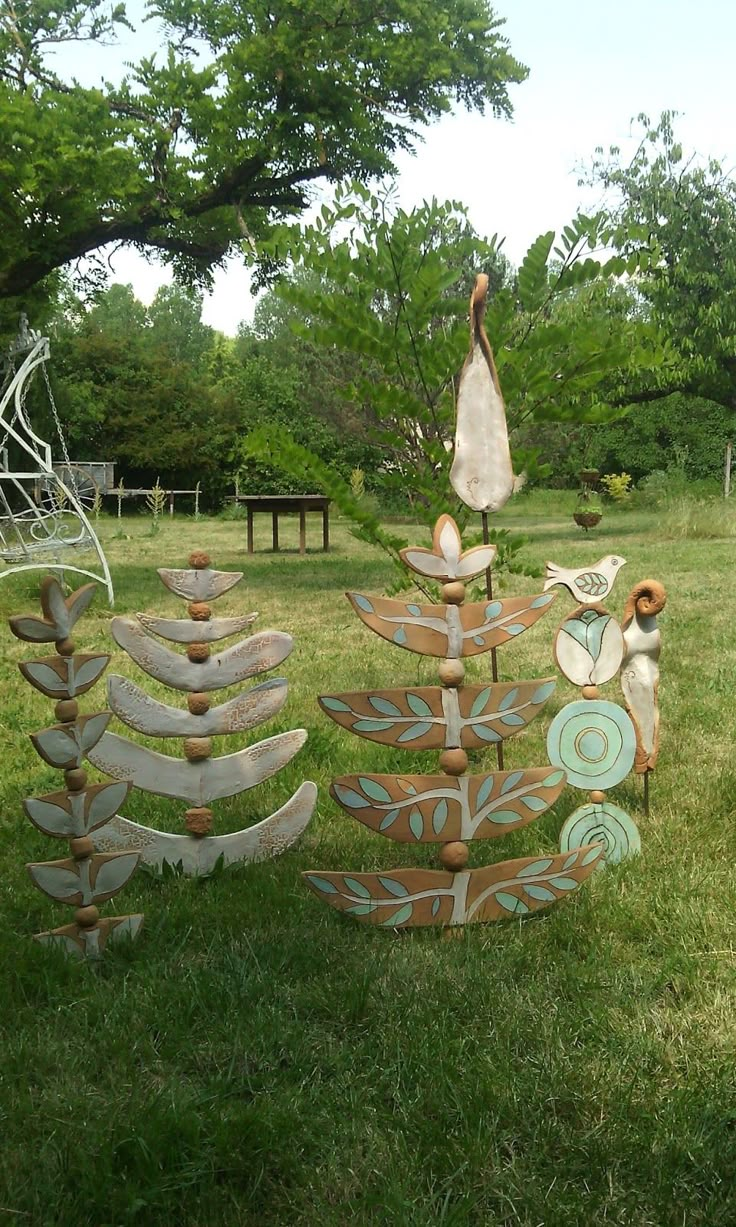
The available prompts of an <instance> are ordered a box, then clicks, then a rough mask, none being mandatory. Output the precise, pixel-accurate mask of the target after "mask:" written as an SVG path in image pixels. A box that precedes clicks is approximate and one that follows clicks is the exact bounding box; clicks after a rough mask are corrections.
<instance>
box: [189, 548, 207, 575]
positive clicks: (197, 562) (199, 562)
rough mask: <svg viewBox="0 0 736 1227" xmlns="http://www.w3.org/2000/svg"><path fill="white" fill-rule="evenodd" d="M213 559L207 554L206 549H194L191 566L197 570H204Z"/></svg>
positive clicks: (190, 556)
mask: <svg viewBox="0 0 736 1227" xmlns="http://www.w3.org/2000/svg"><path fill="white" fill-rule="evenodd" d="M211 561H212V559H211V558H210V556H209V554H206V553H205V551H204V550H192V552H191V554H190V555H189V566H190V567H194V569H195V570H196V571H203V570H204V569H205V567H208V566H209V565H210V563H211Z"/></svg>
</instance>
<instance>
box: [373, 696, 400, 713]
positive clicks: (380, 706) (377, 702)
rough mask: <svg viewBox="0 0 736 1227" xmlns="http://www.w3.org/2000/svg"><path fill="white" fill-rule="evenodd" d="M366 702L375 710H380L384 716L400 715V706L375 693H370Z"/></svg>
mask: <svg viewBox="0 0 736 1227" xmlns="http://www.w3.org/2000/svg"><path fill="white" fill-rule="evenodd" d="M368 702H369V703H370V705H371V707H373V708H374V709H375V710H376V711H380V712H381V714H382V715H384V716H400V715H401V708H400V707H397V706H396V704H395V703H391V702H390V701H389V700H388V699H382V698H380V697H379V696H377V695H371V697H370V698H369V700H368Z"/></svg>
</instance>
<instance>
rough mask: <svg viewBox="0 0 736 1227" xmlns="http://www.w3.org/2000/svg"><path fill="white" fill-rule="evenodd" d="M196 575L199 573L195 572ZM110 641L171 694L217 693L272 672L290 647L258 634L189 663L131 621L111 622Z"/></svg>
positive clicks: (282, 638) (275, 634)
mask: <svg viewBox="0 0 736 1227" xmlns="http://www.w3.org/2000/svg"><path fill="white" fill-rule="evenodd" d="M197 574H199V572H197ZM111 630H112V637H113V639H114V640H115V642H116V643H117V644H118V646H119V647H121V648H122V649H123V651H124V652H127V654H128V656H130V658H131V660H134V661H135V663H136V664H137V665H140V667H141V669H143V670H144V671H145V672H146V673H149V674H150V675H151V677H155V678H156V680H157V681H159V682H164V683H165V685H167V686H171V687H172V688H173V689H174V690H189V691H195V690H221V689H222V688H223V687H225V686H235V685H237V684H238V683H239V682H244V681H246V680H247V679H248V678H249V677H255V676H256V674H258V673H266V672H267V671H268V670H269V669H275V668H276V666H277V665H280V664H281V662H282V660H285V659H286V657H287V656H288V655H289V653H290V651H291V649H292V648H293V646H294V641H293V639H292V638H291V635H287V634H286V633H285V632H284V631H259V633H258V634H257V635H251V636H250V638H249V639H243V640H242V642H241V643H236V644H235V646H234V647H232V648H227V649H226V650H225V651H224V652H221V653H220V654H219V656H210V657H209V659H208V660H205V661H201V662H199V661H196V662H195V661H191V660H189V659H188V657H186V656H182V655H179V653H178V652H172V651H171V649H170V648H167V647H164V645H163V644H162V643H159V642H158V640H157V639H152V638H151V636H150V635H147V634H146V632H145V630H144V629H143V627H142V626H141V625H140V623H138V622H135V621H134V620H133V619H132V618H113V620H112V623H111Z"/></svg>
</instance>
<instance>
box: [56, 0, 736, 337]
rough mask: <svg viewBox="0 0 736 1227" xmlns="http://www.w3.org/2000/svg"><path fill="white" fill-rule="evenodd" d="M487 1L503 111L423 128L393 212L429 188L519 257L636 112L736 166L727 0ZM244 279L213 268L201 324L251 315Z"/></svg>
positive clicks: (627, 137) (557, 221) (158, 278)
mask: <svg viewBox="0 0 736 1227" xmlns="http://www.w3.org/2000/svg"><path fill="white" fill-rule="evenodd" d="M428 2H430V3H431V0H428ZM130 7H131V9H132V8H139V7H140V5H139V4H138V3H135V4H134V5H131V6H130ZM494 7H495V9H496V11H497V12H498V14H499V16H502V17H505V18H506V28H505V30H506V34H507V37H508V38H509V41H510V44H511V50H512V52H513V54H514V55H515V56H516V57H517V59H520V60H521V61H522V63H524V64H526V65H527V66H528V67H529V69H530V74H529V77H528V79H527V80H526V81H525V82H524V83H523V84H522V85H519V86H514V87H512V93H511V97H512V100H513V104H514V110H515V115H514V119H513V121H512V122H510V123H509V122H506V121H503V120H496V119H491V118H481V117H479V116H477V115H468V114H467V113H465V112H458V113H457V114H454V115H451V116H447V117H446V118H444V119H443V120H442V121H441V122H440V123H439V124H436V125H434V126H433V127H432V128H430V129H427V130H426V140H425V143H424V145H422V146H420V147H419V152H418V154H417V155H416V156H415V157H413V158H412V157H406V156H404V157H402V158H401V161H400V164H399V171H400V175H399V197H400V201H401V204H402V205H403V206H404V207H406V208H411V207H412V206H413V205H417V204H421V202H422V200H423V199H427V198H431V197H432V196H437V197H438V198H439V199H440V200H444V199H446V198H448V197H449V198H452V199H454V200H460V201H462V202H463V203H464V204H466V205H467V206H468V208H469V210H470V218H471V221H472V222H473V224H474V226H475V227H476V229H477V230H479V231H480V232H481V233H483V234H485V235H491V234H495V233H498V235H499V236H505V239H506V243H505V251H506V254H507V255H508V256H509V258H510V259H511V260H512V261H514V262H518V260H519V259H520V258H521V256H522V255H523V253H524V251H525V250H526V248H527V247H528V246H529V244H530V243H531V241H532V240H533V239H534V238H536V236H537V235H538V234H541V233H542V232H543V231H545V230H549V229H551V228H552V227H556V228H559V227H561V226H564V225H565V224H566V223H567V222H568V221H570V220H571V218H572V217H573V216H574V215H575V212H576V210H577V208H578V206H582V207H584V208H585V207H587V208H591V207H593V205H594V203H595V199H594V198H593V197H591V196H589V195H588V196H586V194H585V192H584V190H583V189H581V188H579V187H578V186H577V179H578V173H577V172H578V169H579V167H580V166H581V164H583V163H585V162H588V161H589V160H590V158H591V156H592V154H593V151H594V149H595V147H596V145H603V146H605V147H607V146H608V145H610V144H618V145H622V146H624V147H625V146H626V145H627V144H628V143H630V141H631V132H632V128H631V123H630V121H631V118H632V117H633V116H635V115H637V114H638V113H639V112H641V111H644V112H645V113H647V114H649V115H650V116H651V117H652V118H656V117H658V116H659V114H660V112H661V111H663V110H676V111H678V112H680V113H681V118H680V119H679V120H678V122H677V125H676V130H677V132H678V135H679V137H680V139H681V140H682V143H683V145H684V147H685V149H686V150H697V151H698V152H700V153H701V154H713V155H715V156H716V157H719V158H721V159H723V161H724V162H725V164H726V165H727V166H728V167H729V168H731V167H734V166H736V90H735V89H734V85H733V80H734V67H733V61H734V54H735V53H736V3H734V2H733V0H700V2H699V3H698V4H696V5H694V4H693V3H692V0H688V2H687V3H686V2H685V0H617V3H616V4H612V3H611V0H555V2H554V3H551V2H550V0H496V3H495V5H494ZM150 29H151V27H150V26H149V27H148V30H149V31H150ZM133 52H134V46H133V45H132V44H131V45H127V46H126V45H121V46H120V47H119V48H116V49H110V50H109V51H107V52H105V53H103V54H104V55H105V57H106V58H107V60H108V62H107V63H106V64H105V67H104V71H105V73H106V74H107V75H110V76H112V75H115V74H114V65H115V64H118V65H120V64H122V62H123V61H124V60H125V59H130V58H131V53H133ZM80 54H81V53H80V49H79V48H77V49H76V51H75V63H74V69H73V71H75V72H76V73H77V75H79V76H80V77H82V78H83V79H85V80H88V79H89V80H90V83H91V81H93V80H99V74H100V72H101V71H103V70H102V68H101V66H100V58H99V57H100V53H99V51H95V52H94V53H92V54H93V56H94V64H93V63H92V62H91V61H88V62H87V64H85V66H84V71H80V63H79V56H80ZM113 267H114V271H115V277H116V279H117V280H119V281H130V282H131V283H132V284H133V287H134V289H135V291H136V293H137V294H138V296H139V297H140V298H141V299H143V301H144V302H149V301H150V300H151V298H152V297H153V294H154V293H155V291H156V287H157V286H158V285H160V284H161V283H162V282H164V281H167V280H169V275H168V273H167V272H166V270H164V269H161V268H160V267H158V266H150V265H148V264H147V263H146V262H145V260H144V259H143V258H142V257H140V256H138V255H136V254H135V253H132V252H121V253H119V254H118V255H117V256H116V258H115V261H114V266H113ZM249 285H250V282H249V277H248V274H247V272H245V270H244V269H243V268H242V266H241V265H240V264H239V262H237V261H233V262H232V263H231V265H230V266H229V267H228V269H227V270H226V271H223V272H221V273H219V274H218V276H217V279H216V284H215V288H214V291H213V293H212V294H211V295H210V296H209V297H208V299H207V300H206V302H205V306H204V319H205V321H206V322H207V323H208V324H212V325H213V326H214V327H215V328H218V329H220V330H221V331H223V332H226V333H234V332H235V330H236V329H237V326H238V323H239V322H240V320H241V319H249V318H251V316H252V313H253V304H254V300H253V298H252V296H251V294H250V289H249Z"/></svg>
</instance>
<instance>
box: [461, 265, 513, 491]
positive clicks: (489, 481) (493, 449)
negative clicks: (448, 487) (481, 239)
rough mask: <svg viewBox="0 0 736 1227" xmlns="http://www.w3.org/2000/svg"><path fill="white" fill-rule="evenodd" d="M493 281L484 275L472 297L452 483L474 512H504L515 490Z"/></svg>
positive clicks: (477, 279) (476, 283) (482, 274)
mask: <svg viewBox="0 0 736 1227" xmlns="http://www.w3.org/2000/svg"><path fill="white" fill-rule="evenodd" d="M487 293H488V277H487V276H486V274H485V273H479V274H478V276H477V277H476V279H475V286H474V288H473V293H472V294H471V296H470V352H469V353H468V356H467V358H466V359H465V363H464V365H463V369H462V371H461V372H460V386H459V388H458V393H457V422H456V425H455V456H454V459H453V462H452V468H451V469H450V482H451V483H452V487H453V489H454V491H455V493H456V494H457V496H458V498H461V499H462V501H463V502H464V503H465V505H466V506H467V507H470V508H471V509H472V510H473V511H500V510H501V508H502V507H503V505H504V503H506V502H507V501H508V499H509V498H510V497H511V495H512V494H513V491H514V473H513V469H512V467H511V452H510V451H509V434H508V428H507V426H506V409H505V406H504V403H503V396H502V395H501V387H500V385H499V382H498V375H497V373H496V364H495V362H494V361H493V351H492V349H491V346H490V343H489V341H488V337H487V336H486V331H485V328H484V327H483V316H484V315H485V311H486V294H487Z"/></svg>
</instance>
